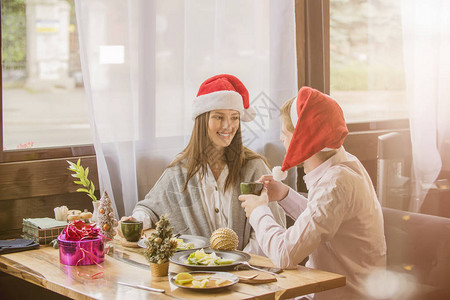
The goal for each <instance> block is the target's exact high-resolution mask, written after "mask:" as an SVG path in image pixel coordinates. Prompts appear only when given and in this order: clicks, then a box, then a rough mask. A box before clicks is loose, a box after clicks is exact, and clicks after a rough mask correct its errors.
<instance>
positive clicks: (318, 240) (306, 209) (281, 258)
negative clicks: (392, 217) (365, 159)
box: [250, 147, 386, 299]
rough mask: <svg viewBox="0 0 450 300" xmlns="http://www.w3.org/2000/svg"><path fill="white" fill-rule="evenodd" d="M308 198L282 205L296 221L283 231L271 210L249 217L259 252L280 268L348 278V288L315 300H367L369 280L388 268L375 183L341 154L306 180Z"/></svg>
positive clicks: (355, 162)
mask: <svg viewBox="0 0 450 300" xmlns="http://www.w3.org/2000/svg"><path fill="white" fill-rule="evenodd" d="M304 180H305V183H306V186H307V188H308V190H309V193H308V199H307V198H305V197H303V196H301V195H299V194H298V193H296V192H295V191H293V190H290V191H289V193H288V195H287V197H286V198H285V199H283V200H282V201H280V202H279V204H280V205H281V206H282V207H283V209H284V210H285V212H286V213H287V214H288V215H289V216H290V217H292V218H293V219H294V220H296V221H295V223H294V225H293V226H291V227H290V228H288V229H287V230H286V229H284V228H282V227H281V226H279V225H278V224H277V223H276V222H275V220H274V219H273V216H272V214H271V211H270V209H269V208H268V207H267V206H263V205H262V206H258V207H257V208H255V209H254V210H253V212H252V214H251V216H250V224H251V225H252V227H253V228H254V229H255V232H256V238H257V241H258V242H259V244H260V245H261V248H262V249H263V251H264V252H265V253H266V255H267V256H268V257H269V258H270V259H271V260H272V262H273V263H274V264H275V265H277V266H279V267H281V268H296V266H297V265H298V264H299V263H300V262H301V261H302V260H303V259H304V258H305V257H307V256H308V255H309V256H310V258H309V261H308V262H307V264H306V266H307V267H311V268H317V269H321V270H324V271H329V272H333V273H338V274H342V275H345V276H346V286H345V287H342V288H338V289H334V290H331V291H328V292H321V293H318V294H316V295H315V299H364V295H365V294H366V292H365V288H364V285H365V279H366V277H367V275H369V274H370V273H371V272H372V271H373V270H374V269H376V268H384V267H385V266H386V242H385V237H384V229H383V215H382V210H381V206H380V204H379V202H378V199H377V196H376V194H375V190H374V188H373V185H372V182H371V179H370V177H369V175H368V174H367V172H366V170H365V169H364V167H363V166H362V164H361V162H359V160H358V159H357V158H356V157H355V156H353V155H351V154H349V153H347V152H345V150H344V148H343V147H341V148H340V149H339V151H338V152H337V153H336V154H335V155H333V156H332V157H331V158H329V159H328V160H327V161H325V162H324V163H322V164H321V165H319V166H318V167H316V168H315V169H314V170H312V171H311V172H309V173H308V174H307V175H306V176H305V177H304Z"/></svg>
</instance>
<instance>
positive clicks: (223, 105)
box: [192, 74, 256, 122]
mask: <svg viewBox="0 0 450 300" xmlns="http://www.w3.org/2000/svg"><path fill="white" fill-rule="evenodd" d="M218 109H233V110H236V111H238V112H239V113H240V118H241V121H243V122H249V121H252V120H253V119H254V118H255V115H256V113H255V111H254V110H253V109H252V108H251V107H250V102H249V95H248V91H247V88H246V87H245V86H244V84H243V83H242V82H241V81H240V80H239V79H238V78H237V77H236V76H233V75H229V74H220V75H216V76H213V77H211V78H209V79H207V80H205V81H204V82H203V83H202V84H201V86H200V88H199V90H198V93H197V97H196V98H195V99H194V103H193V105H192V119H195V118H196V117H198V116H199V115H201V114H203V113H205V112H208V111H212V110H218Z"/></svg>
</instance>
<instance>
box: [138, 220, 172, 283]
mask: <svg viewBox="0 0 450 300" xmlns="http://www.w3.org/2000/svg"><path fill="white" fill-rule="evenodd" d="M172 231H173V227H171V226H170V222H169V220H168V219H167V215H163V216H161V218H160V219H159V221H158V222H157V223H156V230H155V231H154V232H152V234H151V235H150V237H149V238H148V240H147V241H146V246H147V248H146V249H145V251H144V256H145V258H146V259H147V261H148V262H149V263H150V269H151V271H152V275H153V276H156V277H162V276H166V275H167V274H168V273H169V258H171V257H172V255H174V253H175V251H176V250H177V240H176V239H175V238H173V233H172Z"/></svg>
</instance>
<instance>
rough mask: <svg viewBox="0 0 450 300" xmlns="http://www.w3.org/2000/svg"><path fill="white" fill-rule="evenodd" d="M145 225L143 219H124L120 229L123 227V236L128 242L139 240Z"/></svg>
mask: <svg viewBox="0 0 450 300" xmlns="http://www.w3.org/2000/svg"><path fill="white" fill-rule="evenodd" d="M143 228H144V225H143V223H142V221H132V220H129V221H122V222H121V224H120V229H122V234H123V237H124V238H125V239H126V240H127V241H128V242H137V241H139V239H140V238H141V235H142V230H143Z"/></svg>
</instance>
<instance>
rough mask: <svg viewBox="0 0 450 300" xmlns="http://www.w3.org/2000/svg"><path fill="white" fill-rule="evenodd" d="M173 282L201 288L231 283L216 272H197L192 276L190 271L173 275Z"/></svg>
mask: <svg viewBox="0 0 450 300" xmlns="http://www.w3.org/2000/svg"><path fill="white" fill-rule="evenodd" d="M174 279H175V283H176V284H178V285H182V286H184V287H189V288H196V289H203V288H216V287H221V286H225V285H229V284H230V283H231V281H230V280H228V279H226V278H222V277H221V276H220V275H218V274H201V273H200V274H197V275H195V276H193V275H192V274H190V273H186V272H181V273H178V274H177V275H176V276H175V277H174Z"/></svg>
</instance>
